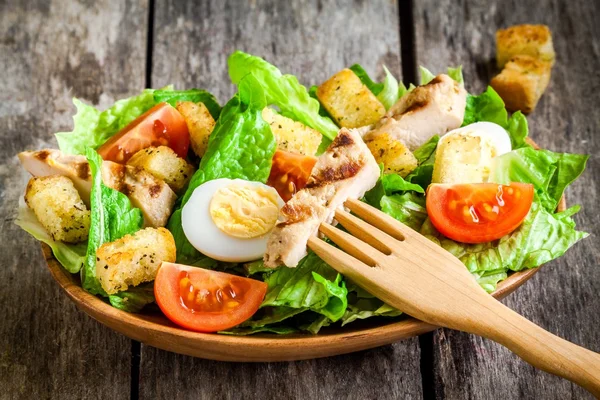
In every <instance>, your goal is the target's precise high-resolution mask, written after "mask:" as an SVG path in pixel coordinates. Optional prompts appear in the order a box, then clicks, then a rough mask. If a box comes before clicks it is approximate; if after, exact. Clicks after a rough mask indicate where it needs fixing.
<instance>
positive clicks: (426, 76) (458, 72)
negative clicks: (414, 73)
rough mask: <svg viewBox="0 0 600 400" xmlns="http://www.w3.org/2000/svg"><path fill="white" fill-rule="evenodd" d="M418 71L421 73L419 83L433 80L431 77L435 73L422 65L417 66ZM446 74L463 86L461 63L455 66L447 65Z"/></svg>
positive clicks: (422, 83) (433, 76)
mask: <svg viewBox="0 0 600 400" xmlns="http://www.w3.org/2000/svg"><path fill="white" fill-rule="evenodd" d="M419 72H420V73H421V83H420V85H427V84H428V83H429V82H431V81H432V80H433V78H435V75H434V74H433V73H432V72H431V71H429V70H428V69H427V68H425V67H423V66H419ZM446 74H447V75H448V76H449V77H450V78H452V79H454V80H455V81H456V82H458V83H460V84H461V85H463V86H464V84H465V80H464V79H463V74H462V65H459V66H458V67H456V68H451V67H448V69H447V71H446Z"/></svg>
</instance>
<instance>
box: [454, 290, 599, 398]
mask: <svg viewBox="0 0 600 400" xmlns="http://www.w3.org/2000/svg"><path fill="white" fill-rule="evenodd" d="M475 304H477V303H475ZM475 307H477V308H480V310H479V311H481V314H482V315H481V317H482V318H477V319H476V320H471V321H469V323H468V324H466V325H470V326H463V327H459V326H456V327H454V328H455V329H459V330H463V331H466V332H470V333H475V334H477V335H479V336H483V337H486V338H488V339H491V340H493V341H495V342H498V343H500V344H502V345H504V346H505V347H507V348H508V349H509V350H511V351H512V352H513V353H515V354H517V355H518V356H519V357H521V358H522V359H523V360H525V361H527V362H528V363H529V364H531V365H533V366H534V367H536V368H539V369H541V370H544V371H546V372H549V373H552V374H554V375H558V376H562V377H563V378H566V379H568V380H570V381H572V382H574V383H576V384H578V385H580V386H582V387H584V388H585V389H587V390H588V391H590V392H591V393H592V394H593V395H594V396H596V398H600V354H598V353H595V352H593V351H590V350H587V349H585V348H583V347H580V346H578V345H576V344H573V343H571V342H569V341H567V340H565V339H562V338H560V337H558V336H556V335H553V334H552V333H550V332H548V331H546V330H544V329H543V328H541V327H539V326H537V325H536V324H534V323H533V322H531V321H529V320H528V319H526V318H524V317H523V316H521V315H519V314H518V313H516V312H514V311H513V310H511V309H510V308H508V307H506V306H505V305H504V304H502V303H500V302H499V301H497V300H495V299H493V298H492V297H491V296H490V297H489V301H487V302H485V303H479V304H478V306H475ZM490 308H491V310H490ZM490 311H491V312H490ZM476 314H478V313H476ZM484 316H485V319H484V318H483V317H484Z"/></svg>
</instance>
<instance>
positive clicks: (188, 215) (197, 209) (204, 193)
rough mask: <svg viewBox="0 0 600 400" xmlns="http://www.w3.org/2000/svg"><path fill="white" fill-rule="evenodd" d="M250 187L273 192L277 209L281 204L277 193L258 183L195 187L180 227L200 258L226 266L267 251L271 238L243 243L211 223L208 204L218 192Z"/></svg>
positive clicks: (218, 181)
mask: <svg viewBox="0 0 600 400" xmlns="http://www.w3.org/2000/svg"><path fill="white" fill-rule="evenodd" d="M230 185H239V186H250V187H256V188H259V187H260V188H264V189H266V190H270V191H273V192H274V193H275V194H276V195H277V204H278V205H279V209H281V208H282V207H283V206H284V204H285V203H284V201H283V200H282V199H281V197H279V195H278V194H277V191H276V190H275V189H273V188H272V187H270V186H267V185H265V184H263V183H260V182H250V181H245V180H242V179H225V178H223V179H215V180H212V181H208V182H206V183H203V184H202V185H200V186H198V187H197V188H196V189H195V190H194V192H193V193H192V196H191V197H190V199H189V200H188V201H187V203H185V205H184V206H183V209H182V211H181V225H182V227H183V232H184V233H185V236H186V237H187V239H188V240H189V242H190V243H191V244H192V246H194V248H196V250H198V251H199V252H201V253H202V254H205V255H207V256H209V257H211V258H214V259H215V260H219V261H226V262H245V261H253V260H258V259H260V258H261V257H262V256H263V254H264V253H265V251H266V250H267V239H268V237H269V235H270V232H269V233H266V234H264V235H262V236H259V237H256V238H251V239H242V238H236V237H233V236H229V235H227V234H226V233H225V232H223V231H221V230H220V229H219V228H218V227H217V226H216V225H215V223H214V222H213V220H212V217H211V215H210V202H211V200H212V198H213V196H214V195H215V193H216V192H217V190H219V189H221V188H224V187H227V186H230Z"/></svg>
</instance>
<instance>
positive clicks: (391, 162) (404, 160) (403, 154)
mask: <svg viewBox="0 0 600 400" xmlns="http://www.w3.org/2000/svg"><path fill="white" fill-rule="evenodd" d="M365 143H366V144H367V147H368V148H369V150H370V151H371V154H373V157H375V160H376V161H377V163H379V164H381V163H383V167H384V172H386V173H395V174H398V175H400V176H401V177H403V178H404V177H405V176H406V175H408V174H410V173H411V172H412V171H413V170H414V169H415V168H417V165H418V164H419V162H418V161H417V159H416V157H415V156H414V154H413V153H411V152H410V150H408V148H407V147H406V146H404V144H402V142H400V141H399V140H395V139H392V137H391V136H390V135H388V134H387V133H380V134H377V135H367V136H365Z"/></svg>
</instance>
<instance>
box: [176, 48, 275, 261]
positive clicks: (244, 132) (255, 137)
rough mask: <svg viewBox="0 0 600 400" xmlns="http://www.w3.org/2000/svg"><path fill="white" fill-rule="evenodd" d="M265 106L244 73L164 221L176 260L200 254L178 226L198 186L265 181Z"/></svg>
mask: <svg viewBox="0 0 600 400" xmlns="http://www.w3.org/2000/svg"><path fill="white" fill-rule="evenodd" d="M242 54H243V53H242ZM266 106H267V99H266V97H265V92H264V91H263V86H262V85H261V84H260V82H259V81H258V80H257V79H256V78H255V77H254V75H247V76H246V77H245V78H244V79H242V80H241V81H240V82H239V93H238V94H237V95H235V96H234V97H233V98H232V99H231V100H230V101H229V102H228V103H227V104H226V105H225V107H224V108H223V110H222V111H221V116H220V117H219V120H218V121H217V124H216V125H215V128H214V130H213V132H212V134H211V135H210V139H209V142H208V148H207V150H206V153H205V154H204V157H202V160H201V162H200V166H199V168H198V171H196V173H194V176H193V177H192V179H191V181H190V183H189V185H188V188H187V190H186V192H185V194H184V195H183V198H182V199H181V202H180V203H179V205H178V207H177V208H176V209H175V211H174V212H173V214H172V215H171V218H170V219H169V223H168V225H167V228H168V229H169V230H170V231H171V233H172V234H173V237H174V238H175V245H176V247H177V262H180V263H184V264H189V265H192V264H194V263H196V262H197V261H198V260H199V259H201V258H203V256H202V255H201V254H200V252H198V251H197V250H196V249H195V248H194V247H193V246H192V245H191V244H190V242H189V241H188V240H187V238H186V237H185V234H184V232H183V228H182V226H181V209H182V208H183V206H184V205H185V203H186V202H187V201H188V200H189V198H190V197H191V195H192V193H193V192H194V190H195V189H196V188H197V187H198V186H200V185H202V184H203V183H204V182H208V181H210V180H213V179H219V178H230V179H235V178H240V179H246V180H249V181H258V182H266V181H267V178H268V177H269V172H270V171H271V159H272V158H273V154H274V153H275V147H276V142H275V138H274V136H273V133H272V132H271V128H270V127H269V124H267V123H266V122H265V121H264V120H263V118H262V115H261V112H262V109H263V108H265V107H266Z"/></svg>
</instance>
